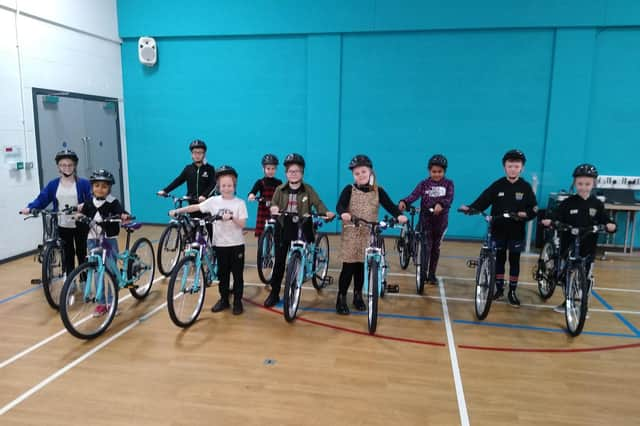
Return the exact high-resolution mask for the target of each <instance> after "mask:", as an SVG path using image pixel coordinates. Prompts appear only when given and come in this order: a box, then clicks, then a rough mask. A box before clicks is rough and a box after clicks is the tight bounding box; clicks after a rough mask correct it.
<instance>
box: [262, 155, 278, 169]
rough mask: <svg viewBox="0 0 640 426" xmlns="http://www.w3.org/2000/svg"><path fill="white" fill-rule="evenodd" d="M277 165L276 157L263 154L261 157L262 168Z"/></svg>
mask: <svg viewBox="0 0 640 426" xmlns="http://www.w3.org/2000/svg"><path fill="white" fill-rule="evenodd" d="M278 164H279V161H278V157H276V156H275V155H273V154H265V155H264V157H262V167H264V166H277V165H278Z"/></svg>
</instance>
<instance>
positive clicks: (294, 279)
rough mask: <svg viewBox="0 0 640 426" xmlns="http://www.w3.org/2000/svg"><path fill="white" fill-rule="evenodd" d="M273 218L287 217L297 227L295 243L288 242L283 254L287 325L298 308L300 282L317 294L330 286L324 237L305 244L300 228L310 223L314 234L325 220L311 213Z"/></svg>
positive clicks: (323, 217)
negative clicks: (305, 283)
mask: <svg viewBox="0 0 640 426" xmlns="http://www.w3.org/2000/svg"><path fill="white" fill-rule="evenodd" d="M275 215H280V216H289V217H291V218H292V221H293V222H294V223H296V224H297V225H298V235H297V239H296V240H294V241H291V246H290V248H289V252H288V254H287V260H286V273H285V283H284V302H283V303H284V308H283V312H284V318H285V320H286V321H287V322H292V321H293V320H295V319H296V314H297V312H298V306H299V305H300V292H301V291H302V284H303V283H304V282H306V281H308V280H309V279H311V282H312V284H313V287H314V288H315V289H316V290H318V291H320V290H322V289H323V288H325V287H327V286H329V285H331V284H332V283H333V277H330V276H327V272H328V271H329V238H328V237H327V234H324V233H318V234H317V235H316V238H315V241H314V242H311V243H307V242H306V241H305V239H304V233H303V225H304V223H305V221H306V220H309V219H311V220H312V221H313V222H312V223H313V229H314V231H317V230H318V229H320V227H321V226H322V224H323V222H324V221H326V220H329V218H327V217H326V216H320V215H317V214H315V213H311V214H309V215H304V216H303V217H300V216H299V215H298V213H289V212H280V213H277V214H275Z"/></svg>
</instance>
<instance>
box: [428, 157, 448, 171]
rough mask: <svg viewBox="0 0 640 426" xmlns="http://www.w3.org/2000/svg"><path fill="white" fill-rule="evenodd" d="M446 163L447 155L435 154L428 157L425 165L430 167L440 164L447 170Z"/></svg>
mask: <svg viewBox="0 0 640 426" xmlns="http://www.w3.org/2000/svg"><path fill="white" fill-rule="evenodd" d="M448 164H449V162H448V161H447V157H445V156H444V155H442V154H436V155H434V156H433V157H431V158H429V164H428V165H427V167H428V168H431V167H432V166H440V167H442V168H443V169H445V170H447V165H448Z"/></svg>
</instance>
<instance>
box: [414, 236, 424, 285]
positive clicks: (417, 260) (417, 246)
mask: <svg viewBox="0 0 640 426" xmlns="http://www.w3.org/2000/svg"><path fill="white" fill-rule="evenodd" d="M413 256H414V258H413V262H414V264H415V265H416V293H418V294H422V293H424V280H423V279H422V257H421V256H422V244H421V243H420V240H419V239H417V238H416V239H415V240H414V249H413Z"/></svg>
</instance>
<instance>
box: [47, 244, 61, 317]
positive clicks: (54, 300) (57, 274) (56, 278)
mask: <svg viewBox="0 0 640 426" xmlns="http://www.w3.org/2000/svg"><path fill="white" fill-rule="evenodd" d="M62 286H64V252H63V250H62V247H60V246H59V245H58V244H50V245H47V247H46V248H45V250H44V253H43V255H42V289H43V290H44V297H45V298H46V299H47V303H49V306H51V307H52V308H53V309H55V310H58V309H60V292H61V291H62Z"/></svg>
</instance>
